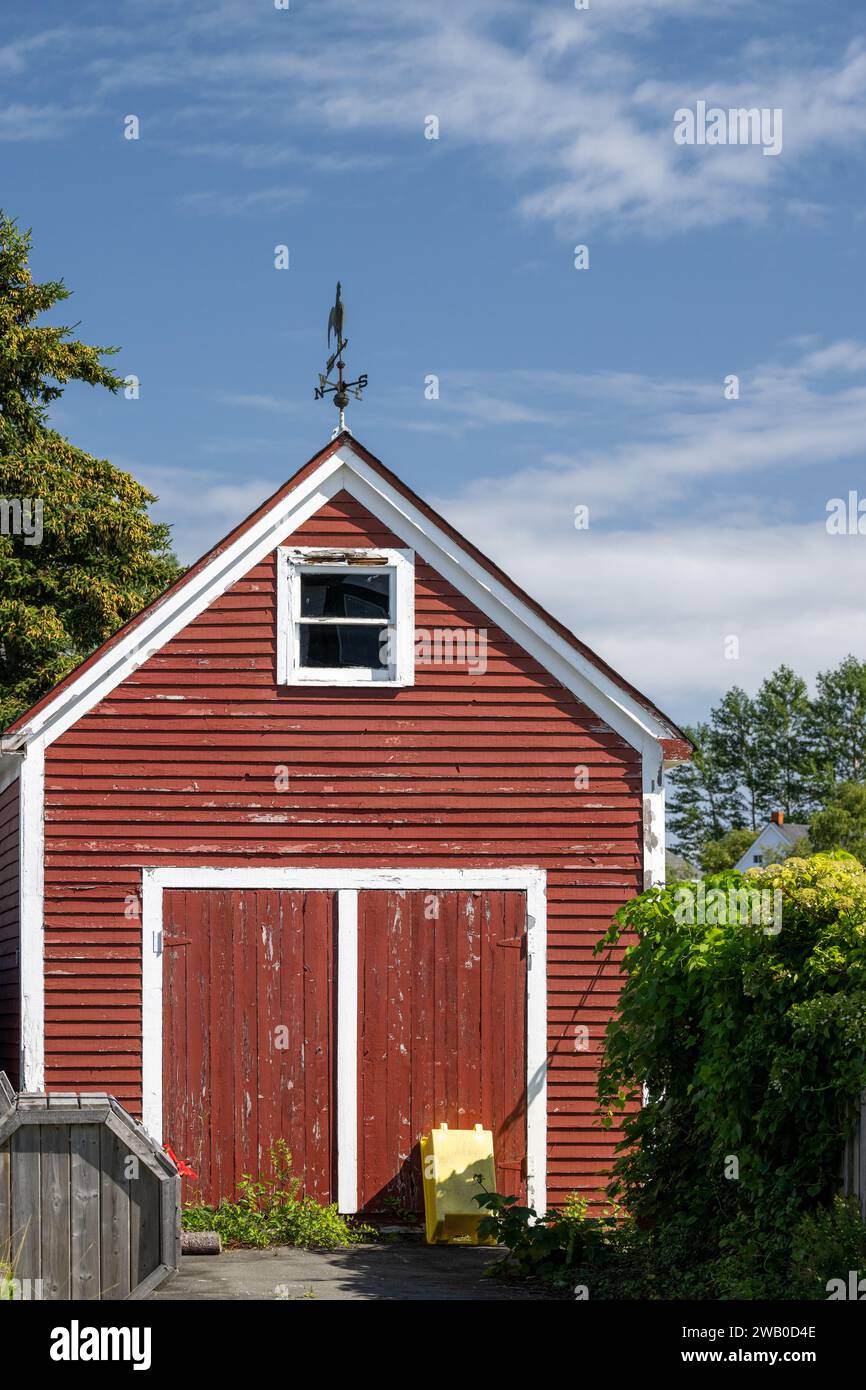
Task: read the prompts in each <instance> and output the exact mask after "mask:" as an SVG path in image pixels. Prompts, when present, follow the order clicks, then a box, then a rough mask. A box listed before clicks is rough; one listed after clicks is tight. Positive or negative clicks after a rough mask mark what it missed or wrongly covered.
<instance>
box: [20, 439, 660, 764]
mask: <svg viewBox="0 0 866 1390" xmlns="http://www.w3.org/2000/svg"><path fill="white" fill-rule="evenodd" d="M343 489H345V490H346V491H348V492H350V493H351V494H352V495H353V496H354V497H356V498H357V500H358V501H359V502H361V503H363V504H364V505H365V506H366V507H367V508H368V509H369V510H370V511H371V512H373V513H374V514H375V515H376V516H377V517H378V518H379V519H380V520H381V521H384V522H385V523H386V524H387V525H389V526H390V527H391V529H392V530H394V531H395V532H396V533H397V534H398V535H399V536H400V537H401V539H402V541H403V542H404V544H405V545H407V546H411V547H412V548H413V549H415V550H416V551H417V553H418V554H419V555H420V556H421V557H422V558H423V559H425V560H427V561H428V563H429V564H431V565H432V566H434V567H435V569H436V570H437V571H438V572H439V573H440V574H442V576H443V577H444V578H446V579H448V580H449V581H450V582H451V583H452V584H453V585H454V587H455V588H456V589H458V590H459V591H460V592H461V593H463V594H464V595H465V597H467V598H468V599H470V600H471V601H472V602H473V603H474V604H475V605H476V607H478V608H479V609H480V610H481V611H482V612H483V613H485V614H487V616H488V617H490V619H491V620H492V621H493V622H495V623H496V625H497V626H498V627H500V628H501V629H502V630H503V631H504V632H506V633H507V634H508V636H509V637H511V638H513V640H514V641H515V642H517V643H518V644H519V645H520V646H522V647H523V648H524V649H525V650H526V651H527V652H529V654H530V655H531V656H533V657H535V659H536V660H537V661H538V662H539V663H540V665H542V666H543V667H544V668H545V669H546V670H547V671H549V672H550V674H551V675H553V676H555V677H556V678H557V679H558V680H560V681H562V684H563V685H564V686H565V687H566V688H567V689H568V690H570V691H571V692H572V693H573V694H574V695H575V696H576V697H577V698H578V699H579V700H581V701H582V702H583V703H584V704H586V705H587V706H588V707H589V708H590V709H592V710H593V711H594V712H595V713H596V714H598V715H599V716H600V717H601V718H602V719H603V720H604V722H605V723H606V724H607V725H609V727H610V728H611V729H613V730H615V732H616V733H618V734H620V735H621V737H622V738H624V739H625V740H626V742H627V743H629V744H631V746H632V747H634V748H636V749H638V750H639V751H640V752H645V751H648V749H649V747H650V745H651V744H655V743H656V742H657V741H658V740H659V739H661V738H671V737H676V734H675V732H674V731H673V730H672V729H671V728H670V727H669V726H668V725H667V724H663V723H662V722H661V721H659V720H658V719H656V718H655V717H654V716H653V714H652V712H651V711H650V710H648V709H646V708H645V707H644V706H643V705H642V704H640V703H639V701H637V700H635V699H634V698H633V697H631V696H630V695H629V694H628V692H627V691H625V690H623V689H621V687H620V686H618V685H617V684H616V683H615V682H614V681H612V680H610V679H609V677H608V676H606V675H605V674H604V672H602V671H600V670H599V669H598V668H597V667H596V666H594V665H593V663H592V662H591V661H589V660H588V659H587V658H586V657H584V656H582V655H581V653H580V652H578V651H576V650H575V649H574V648H573V647H572V646H571V645H570V644H569V643H568V642H566V641H565V640H564V639H563V638H562V637H560V635H559V634H558V633H557V632H556V631H554V629H553V628H552V627H550V625H549V624H547V623H545V622H544V621H543V619H542V618H540V617H539V616H538V615H537V614H536V613H534V612H533V611H532V609H531V608H529V606H528V605H527V604H525V603H524V602H523V601H522V600H520V599H519V598H517V596H516V595H515V594H513V593H512V592H511V590H510V589H508V588H507V586H505V585H504V584H501V583H500V582H499V580H497V579H496V578H495V577H494V576H493V575H492V574H490V572H489V571H488V570H486V569H485V568H484V567H483V566H482V565H480V564H479V563H478V562H477V561H476V560H474V559H473V558H472V557H471V556H470V555H469V554H467V553H466V551H464V550H463V548H462V547H461V546H459V545H458V544H457V542H456V541H455V540H453V539H452V538H451V537H450V536H449V535H448V534H447V533H446V532H444V531H443V530H442V529H441V528H440V527H439V526H437V525H436V524H435V523H434V522H432V521H431V520H430V519H429V518H428V517H426V516H425V515H424V514H423V513H422V512H420V511H419V510H418V509H417V508H416V507H415V506H414V504H413V503H412V502H411V501H410V500H409V499H408V498H407V497H404V496H403V494H402V493H400V492H399V491H397V490H396V489H395V488H393V487H391V486H390V484H389V483H388V482H387V481H386V479H384V478H383V477H381V476H380V474H379V473H377V472H376V471H375V470H374V469H372V468H370V467H369V465H368V464H367V463H366V462H365V461H364V459H363V458H362V457H361V456H360V455H359V454H358V453H357V452H356V451H355V449H354V448H353V446H352V444H351V441H346V442H345V443H344V444H343V445H341V447H340V449H339V450H338V451H337V452H336V453H334V454H332V455H331V456H330V457H329V458H327V459H325V460H324V462H323V463H322V464H320V466H319V467H318V468H316V469H315V470H314V471H313V472H312V473H311V474H310V475H309V477H307V478H304V479H303V480H302V481H301V482H299V483H298V484H297V486H296V487H295V488H293V489H292V491H291V492H290V493H288V494H287V495H286V496H285V497H283V498H282V499H281V500H280V501H278V502H275V503H274V505H273V506H272V507H271V508H270V510H269V511H268V512H266V513H265V514H264V516H262V517H260V518H259V520H258V521H257V522H256V523H255V524H254V525H253V526H251V527H250V528H249V529H248V530H247V531H245V532H243V534H242V535H240V536H239V537H238V538H237V539H236V540H235V541H234V542H232V544H231V545H229V546H227V547H226V549H225V550H223V551H222V552H221V553H220V554H219V555H217V556H216V557H215V558H214V559H213V560H212V561H211V562H210V564H208V565H206V566H205V567H204V568H203V569H202V570H201V571H200V572H199V573H198V574H197V575H195V577H194V578H193V579H191V580H190V581H189V582H188V583H186V584H182V585H181V586H180V587H179V588H178V589H177V590H176V591H175V592H174V593H171V594H169V595H168V596H167V597H166V598H165V599H164V600H163V601H162V602H160V603H158V604H157V606H156V607H155V608H154V609H153V610H152V612H150V613H149V614H148V615H147V617H146V618H144V619H143V621H142V622H140V623H139V624H138V625H137V626H136V627H135V628H134V629H133V630H132V631H131V632H130V633H129V634H128V636H126V637H124V638H122V639H121V640H120V641H119V642H117V643H115V644H114V645H113V646H111V647H110V648H109V649H108V650H107V651H106V652H105V653H104V654H103V655H102V656H101V657H99V658H98V659H97V660H96V661H95V662H94V664H93V665H92V666H91V667H89V668H88V669H87V670H86V671H83V672H82V674H81V675H80V676H79V677H78V679H77V680H74V681H72V682H71V684H70V685H69V686H67V687H66V688H65V689H64V690H62V691H59V692H58V694H57V696H56V698H54V699H52V700H49V701H48V703H47V704H45V705H44V706H43V707H42V708H41V709H40V710H39V711H37V713H36V714H34V716H33V718H32V719H31V721H30V722H29V723H28V724H27V725H25V726H24V728H22V729H20V730H18V731H17V732H16V733H15V734H13V735H9V736H8V737H7V738H6V739H4V740H3V743H2V751H3V752H11V751H13V750H17V749H21V748H23V747H25V746H26V745H28V744H30V743H32V742H34V741H35V740H38V741H39V742H40V743H42V744H43V745H44V746H46V747H47V746H48V745H49V744H51V743H53V742H54V741H55V739H58V738H59V737H60V736H61V734H63V733H65V732H66V730H67V729H68V728H70V727H71V726H72V725H73V724H75V723H76V722H77V720H78V719H80V718H81V717H82V715H84V714H86V713H87V712H88V711H89V710H90V709H92V708H93V707H94V706H95V705H97V704H98V703H99V702H100V700H103V699H105V697H106V696H107V695H109V694H110V693H111V691H112V690H114V689H115V688H116V687H117V686H118V685H120V684H121V683H122V682H123V681H124V680H126V678H127V677H128V676H129V675H130V674H131V673H132V672H133V671H135V670H137V669H138V667H140V666H141V665H143V663H144V662H145V661H147V659H148V657H150V656H152V655H153V654H154V653H155V652H158V651H159V650H160V649H161V648H162V647H163V646H165V644H166V643H167V642H169V641H170V640H171V638H173V637H175V636H176V635H177V634H178V633H179V632H180V631H182V629H183V628H184V627H186V626H187V624H188V623H190V622H192V620H193V619H194V618H196V617H198V616H199V614H200V613H203V612H204V610H205V609H206V608H208V607H209V606H210V604H211V603H213V602H214V600H215V599H217V598H219V597H220V595H221V594H223V593H224V592H225V591H226V590H227V589H229V588H230V587H231V586H232V584H235V583H236V582H237V581H238V580H239V579H242V578H243V576H244V575H245V574H247V573H248V572H249V571H250V570H251V569H253V568H254V566H255V565H257V564H258V563H259V562H260V561H261V560H262V559H264V557H265V556H266V555H268V554H269V553H270V552H271V551H272V550H275V549H276V548H277V546H278V545H279V544H280V543H281V542H282V541H284V540H285V539H286V537H287V536H288V535H289V534H291V532H292V531H294V530H296V529H297V528H298V527H299V526H301V525H303V523H304V522H305V521H306V520H307V519H308V518H309V517H311V516H313V515H314V513H315V512H317V511H318V510H319V508H320V507H322V506H324V504H325V503H326V502H328V501H329V500H330V499H331V498H332V497H334V496H335V495H336V493H338V492H340V491H342V490H343Z"/></svg>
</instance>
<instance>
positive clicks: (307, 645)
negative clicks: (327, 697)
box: [299, 623, 388, 671]
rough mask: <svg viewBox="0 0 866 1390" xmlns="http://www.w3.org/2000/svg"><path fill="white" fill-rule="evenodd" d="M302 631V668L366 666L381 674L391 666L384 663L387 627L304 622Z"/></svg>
mask: <svg viewBox="0 0 866 1390" xmlns="http://www.w3.org/2000/svg"><path fill="white" fill-rule="evenodd" d="M299 631H300V638H301V642H300V646H301V651H300V658H301V665H302V666H365V667H371V668H372V669H374V670H380V671H381V670H384V669H385V667H386V666H387V662H386V661H384V660H383V651H384V647H385V637H386V633H387V631H388V629H387V628H385V627H352V626H351V625H350V624H348V623H345V624H344V623H301V624H300V628H299ZM380 642H381V643H382V644H383V650H382V651H380V647H379V644H380ZM385 654H387V653H385Z"/></svg>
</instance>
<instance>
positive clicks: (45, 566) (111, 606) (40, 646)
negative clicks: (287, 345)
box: [0, 211, 179, 728]
mask: <svg viewBox="0 0 866 1390" xmlns="http://www.w3.org/2000/svg"><path fill="white" fill-rule="evenodd" d="M30 243H31V233H30V232H29V231H26V232H25V231H21V230H20V229H19V228H18V226H17V224H16V222H15V221H13V220H12V219H11V218H9V217H7V216H5V215H4V214H3V213H2V211H0V728H4V727H6V725H8V724H9V723H10V722H11V721H12V720H13V719H15V718H16V717H17V716H18V715H19V714H20V713H22V711H23V710H25V709H26V708H27V707H28V706H29V705H30V704H32V703H33V702H34V701H35V700H37V699H38V698H39V697H40V696H41V695H43V694H44V693H45V692H46V691H47V690H50V689H51V687H52V686H53V685H54V684H55V682H56V681H58V680H59V679H60V678H61V677H62V676H64V675H65V674H66V673H67V672H68V671H70V670H72V669H73V668H74V667H75V666H76V665H77V664H78V663H79V662H80V661H81V660H82V659H83V658H84V657H85V656H86V655H87V654H88V653H89V652H90V651H91V650H93V648H94V647H96V646H98V645H99V643H101V642H103V641H104V640H105V639H106V638H107V637H109V636H110V635H111V634H112V633H113V632H114V631H116V629H117V628H118V627H120V626H121V624H123V623H124V622H126V621H127V619H129V618H131V617H133V616H134V615H135V614H136V613H137V612H138V611H139V610H140V609H141V608H142V607H143V606H144V605H145V604H147V603H149V602H150V601H151V599H153V598H155V597H156V596H157V595H158V594H160V593H161V592H162V590H163V589H164V588H165V587H166V585H167V584H168V583H169V582H170V581H171V580H172V579H174V578H175V577H176V575H177V574H178V573H179V566H178V564H177V561H176V560H175V558H174V556H173V555H172V553H171V549H170V544H169V532H170V528H169V527H168V526H166V525H164V524H161V523H155V522H153V521H151V519H150V517H149V516H148V511H147V509H148V506H149V505H150V504H151V503H152V502H155V501H156V498H155V497H154V496H153V495H152V494H151V493H149V492H148V491H147V490H146V489H145V488H143V487H142V486H141V485H140V484H139V483H137V482H136V481H135V479H134V478H132V477H130V475H129V474H127V473H122V472H120V471H119V470H118V469H116V468H114V467H113V466H112V465H111V464H110V463H109V462H107V460H105V459H97V458H93V457H92V456H91V455H90V454H86V453H84V452H83V451H82V450H81V449H77V448H76V447H75V446H74V445H73V444H71V443H70V442H69V441H68V440H67V439H64V438H63V437H62V436H61V435H60V434H58V433H57V432H56V431H55V430H53V429H52V428H51V427H50V425H49V423H48V408H49V406H50V404H51V402H52V401H55V400H57V399H58V398H59V397H60V396H61V395H62V394H63V389H64V387H65V386H66V384H67V383H68V382H70V381H82V382H86V383H88V384H89V385H91V386H104V387H105V388H106V389H107V390H109V391H112V392H116V391H118V390H119V389H120V387H121V386H122V385H123V380H122V378H121V377H119V376H117V375H116V374H115V373H114V372H113V371H112V370H111V369H110V367H108V366H107V365H105V363H104V362H103V360H102V359H103V358H104V357H107V356H110V355H111V354H112V353H113V352H115V351H116V349H114V348H99V347H90V346H88V345H87V344H85V343H82V342H79V341H77V340H76V339H75V338H73V337H72V332H73V330H72V329H71V328H69V327H47V326H44V325H39V324H37V323H36V320H37V319H38V318H39V316H40V315H41V314H44V313H45V312H46V311H47V310H49V309H51V308H53V307H54V306H55V305H56V304H59V303H61V302H62V301H63V300H65V299H67V298H68V297H69V295H70V291H69V290H68V289H67V288H66V286H65V285H64V284H63V282H62V281H59V280H51V281H47V282H46V283H44V284H35V283H34V281H33V278H32V275H31V272H30V266H29V258H30Z"/></svg>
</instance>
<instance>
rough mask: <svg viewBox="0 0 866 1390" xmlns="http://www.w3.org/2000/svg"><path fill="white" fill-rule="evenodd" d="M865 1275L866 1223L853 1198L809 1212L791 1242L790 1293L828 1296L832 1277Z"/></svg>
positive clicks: (846, 1278) (837, 1199) (813, 1296)
mask: <svg viewBox="0 0 866 1390" xmlns="http://www.w3.org/2000/svg"><path fill="white" fill-rule="evenodd" d="M852 1270H853V1271H855V1273H856V1276H857V1277H858V1278H861V1279H862V1278H864V1277H866V1227H864V1226H863V1223H862V1221H861V1220H860V1208H859V1205H858V1203H857V1202H856V1201H855V1200H854V1199H853V1198H850V1197H849V1198H847V1199H846V1198H844V1197H836V1199H835V1201H834V1202H833V1203H832V1205H831V1206H829V1207H819V1208H817V1209H816V1210H815V1211H811V1212H806V1213H805V1214H804V1215H803V1216H802V1217H801V1218H800V1222H799V1224H798V1226H797V1227H796V1229H795V1231H794V1238H793V1240H792V1242H791V1297H792V1298H813V1299H826V1298H827V1296H828V1295H827V1289H828V1285H829V1283H830V1280H831V1279H842V1280H844V1281H845V1282H846V1283H847V1281H848V1275H849V1272H850V1271H852Z"/></svg>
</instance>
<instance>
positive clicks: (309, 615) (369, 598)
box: [277, 547, 414, 686]
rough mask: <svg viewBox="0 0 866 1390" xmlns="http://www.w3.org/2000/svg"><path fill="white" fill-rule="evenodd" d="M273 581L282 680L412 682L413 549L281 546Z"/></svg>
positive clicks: (296, 682) (286, 682) (289, 682)
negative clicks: (276, 595)
mask: <svg viewBox="0 0 866 1390" xmlns="http://www.w3.org/2000/svg"><path fill="white" fill-rule="evenodd" d="M278 584H279V594H278V604H277V618H278V626H279V631H278V667H279V670H278V674H279V679H280V681H281V683H282V684H284V685H310V684H314V685H369V684H372V683H376V684H380V685H392V686H393V685H410V684H411V683H412V680H413V676H414V555H413V552H412V551H408V550H324V549H319V548H315V547H292V548H289V547H286V548H285V549H283V550H281V551H279V552H278Z"/></svg>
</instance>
